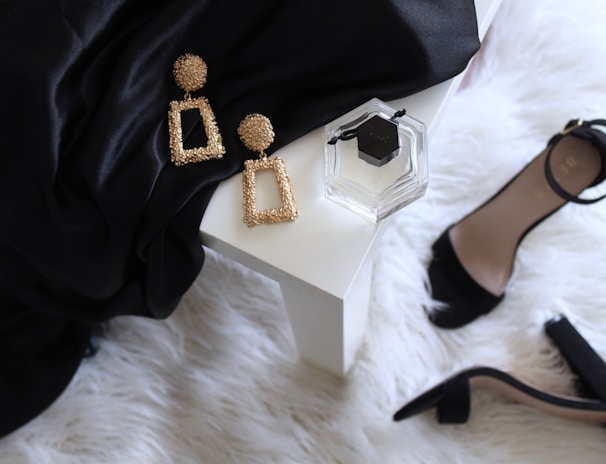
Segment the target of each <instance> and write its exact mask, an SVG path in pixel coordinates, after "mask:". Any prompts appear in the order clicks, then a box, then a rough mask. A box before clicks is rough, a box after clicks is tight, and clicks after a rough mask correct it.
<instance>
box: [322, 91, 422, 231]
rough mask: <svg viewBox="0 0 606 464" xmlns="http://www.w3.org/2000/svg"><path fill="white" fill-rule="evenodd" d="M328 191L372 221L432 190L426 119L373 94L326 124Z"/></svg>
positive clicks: (384, 216) (331, 196)
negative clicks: (414, 116)
mask: <svg viewBox="0 0 606 464" xmlns="http://www.w3.org/2000/svg"><path fill="white" fill-rule="evenodd" d="M325 135H326V142H327V143H326V149H325V170H324V174H325V187H326V189H325V191H326V196H327V197H328V198H329V199H331V200H333V201H335V202H336V203H338V204H340V205H341V206H344V207H345V208H348V209H350V210H351V211H353V212H355V213H357V214H359V215H360V216H362V217H364V218H366V219H368V220H369V221H371V222H378V221H380V220H381V219H384V218H386V217H388V216H389V215H391V214H393V213H395V212H396V211H398V210H400V209H402V208H403V207H404V206H406V205H408V204H410V203H412V202H413V201H415V200H417V199H418V198H420V197H422V196H423V195H424V194H425V191H426V190H427V182H428V174H427V151H426V150H427V142H426V138H427V131H426V128H425V124H423V123H422V122H421V121H418V120H416V119H414V118H412V117H410V116H408V115H402V112H398V111H397V110H396V109H394V108H391V107H390V106H389V105H387V104H386V103H384V102H383V101H381V100H379V99H377V98H373V99H372V100H370V101H368V102H367V103H365V104H364V105H362V106H359V107H358V108H356V109H354V110H352V111H350V112H349V113H347V114H345V115H343V116H341V117H339V118H338V119H336V120H334V121H332V122H331V123H329V124H327V125H326V126H325Z"/></svg>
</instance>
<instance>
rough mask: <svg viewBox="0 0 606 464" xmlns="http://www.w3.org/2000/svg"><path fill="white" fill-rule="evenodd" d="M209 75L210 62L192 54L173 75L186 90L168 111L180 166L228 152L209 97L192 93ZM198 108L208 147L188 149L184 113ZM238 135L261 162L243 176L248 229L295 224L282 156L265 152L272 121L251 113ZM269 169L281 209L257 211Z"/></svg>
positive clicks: (178, 62)
mask: <svg viewBox="0 0 606 464" xmlns="http://www.w3.org/2000/svg"><path fill="white" fill-rule="evenodd" d="M207 73H208V69H207V66H206V62H205V61H204V60H203V59H202V58H200V57H199V56H197V55H193V54H191V53H187V54H185V55H183V56H180V57H179V58H177V60H176V61H175V63H174V67H173V75H174V77H175V81H176V83H177V85H178V86H179V87H180V88H181V89H182V90H184V91H185V95H184V97H183V100H174V101H171V102H170V110H169V112H168V131H169V144H170V152H171V161H172V162H173V163H174V164H175V165H177V166H183V165H185V164H188V163H197V162H201V161H207V160H210V159H220V158H222V157H223V155H224V154H225V151H226V150H225V147H224V146H223V139H222V137H221V133H220V132H219V128H218V125H217V121H216V119H215V115H214V113H213V110H212V108H211V106H210V103H209V102H208V99H206V98H205V97H197V98H192V97H191V92H195V91H197V90H199V89H201V88H202V87H203V86H204V84H206V77H207ZM195 109H197V110H198V111H199V113H200V117H201V118H202V123H203V125H204V131H205V133H206V138H207V145H206V146H204V147H195V148H187V149H186V148H185V147H184V146H183V128H182V122H181V114H182V112H183V111H188V110H195ZM238 135H239V137H240V140H241V141H242V143H243V144H244V146H245V147H246V148H248V149H249V150H251V151H255V152H258V153H259V159H256V160H246V161H245V162H244V172H243V174H242V190H243V200H242V207H243V209H244V218H243V220H244V223H245V224H246V225H247V226H248V227H254V226H255V225H258V224H275V223H278V222H292V221H294V220H295V219H296V218H297V216H298V215H299V212H298V210H297V207H296V204H295V198H294V195H293V192H292V187H291V184H290V179H289V176H288V172H287V171H286V166H285V164H284V160H283V159H282V158H280V157H275V158H272V159H268V158H267V154H266V153H265V150H267V148H268V147H269V146H270V145H271V144H272V143H273V141H274V137H275V133H274V130H273V127H272V124H271V122H270V120H269V119H268V118H267V117H266V116H264V115H262V114H258V113H253V114H249V115H247V116H246V117H245V118H244V119H243V120H242V121H241V122H240V125H239V126H238ZM265 169H268V170H272V171H273V173H274V176H275V179H276V182H277V184H278V190H279V194H280V200H281V206H280V207H278V208H269V209H266V210H262V211H258V210H257V209H256V173H257V172H258V171H261V170H265Z"/></svg>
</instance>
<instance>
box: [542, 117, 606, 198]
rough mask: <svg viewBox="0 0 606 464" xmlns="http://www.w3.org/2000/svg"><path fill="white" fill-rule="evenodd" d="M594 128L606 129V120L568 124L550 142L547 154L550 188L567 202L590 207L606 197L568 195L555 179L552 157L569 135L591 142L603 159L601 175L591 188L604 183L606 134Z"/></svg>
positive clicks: (547, 176) (575, 121)
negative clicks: (558, 145)
mask: <svg viewBox="0 0 606 464" xmlns="http://www.w3.org/2000/svg"><path fill="white" fill-rule="evenodd" d="M592 126H604V127H606V119H594V120H591V121H583V120H581V119H573V120H572V121H570V122H568V124H566V127H565V128H564V130H562V132H560V133H559V134H556V135H554V136H553V137H552V138H551V140H550V141H549V143H548V145H549V151H548V152H547V157H546V158H545V177H546V178H547V182H548V183H549V186H550V187H551V188H552V189H553V191H554V192H555V193H557V194H558V195H559V196H561V197H562V198H564V199H565V200H567V201H571V202H573V203H580V204H583V205H588V204H591V203H596V202H598V201H600V200H603V199H604V198H606V195H602V196H601V197H598V198H590V199H585V198H579V197H578V196H576V195H572V194H571V193H568V192H567V191H566V190H564V189H563V188H562V186H561V185H560V184H558V182H557V181H556V179H555V176H554V175H553V172H552V170H551V155H552V153H553V150H554V148H555V147H556V145H557V144H558V143H559V142H560V140H562V139H563V138H564V137H565V136H567V135H572V136H574V137H578V138H580V139H584V140H589V141H590V142H591V143H592V144H593V146H594V147H596V148H597V149H598V151H599V153H600V156H601V158H602V167H601V169H600V173H599V174H598V175H597V177H596V178H595V180H594V181H593V183H592V184H591V185H590V187H593V186H594V185H597V184H599V183H600V182H602V181H603V180H604V179H605V178H606V134H605V133H604V132H602V131H600V130H597V129H593V128H592Z"/></svg>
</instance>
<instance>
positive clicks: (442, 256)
mask: <svg viewBox="0 0 606 464" xmlns="http://www.w3.org/2000/svg"><path fill="white" fill-rule="evenodd" d="M593 126H606V120H603V119H596V120H593V121H581V120H576V121H570V122H569V123H568V125H567V126H566V128H565V129H564V130H563V131H562V132H561V133H559V134H557V135H555V136H553V137H552V138H551V140H550V141H549V143H548V144H547V147H546V148H545V150H544V151H543V152H542V153H541V154H539V155H538V156H537V157H536V158H535V159H534V160H533V161H532V162H530V163H529V164H528V165H526V167H525V168H524V169H523V170H522V171H521V172H520V173H519V174H518V175H517V176H515V177H514V178H513V179H512V180H511V181H510V182H509V183H507V184H506V185H505V186H504V187H503V188H502V189H501V190H500V191H499V192H498V193H497V194H496V195H494V196H493V197H492V198H490V199H489V200H488V201H486V202H485V203H483V204H482V205H480V206H479V207H478V208H477V209H476V210H474V211H473V212H472V213H470V214H468V215H467V216H465V217H464V218H463V219H462V220H461V221H459V222H458V223H456V224H454V225H452V226H450V227H448V229H447V230H446V231H445V232H444V233H443V234H442V235H441V236H440V237H439V238H438V240H437V241H436V242H435V243H434V244H433V247H432V250H433V259H432V261H431V263H430V265H429V269H428V275H429V282H430V286H431V292H432V297H433V299H434V300H435V301H438V302H441V303H442V304H443V306H442V307H438V308H435V309H433V310H431V311H428V316H429V319H430V320H431V321H432V322H433V323H434V324H435V325H437V326H439V327H441V328H449V329H452V328H457V327H461V326H463V325H465V324H467V323H469V322H471V321H473V320H474V319H476V318H477V317H479V316H481V315H483V314H487V313H489V312H490V311H492V310H493V309H494V308H495V307H496V306H497V305H498V304H499V303H500V302H501V301H502V300H503V298H504V297H505V286H506V284H507V282H508V281H509V277H510V276H511V273H512V270H513V262H514V258H515V254H516V251H517V248H518V246H519V244H520V242H521V241H522V240H523V239H524V237H525V236H526V234H528V232H530V231H531V230H532V229H533V228H534V227H535V226H536V225H538V224H539V223H540V222H541V221H543V220H544V219H545V218H547V217H549V216H550V215H552V214H553V213H554V212H556V211H557V210H558V209H560V208H561V207H562V206H564V205H565V204H566V203H567V202H574V203H580V204H591V203H595V202H597V201H600V200H602V199H603V198H605V197H606V195H603V196H601V197H599V198H594V199H584V198H579V196H578V195H579V194H580V193H581V192H582V191H583V190H585V189H586V188H589V187H593V186H595V185H597V184H599V183H601V182H602V181H603V180H604V179H605V178H606V134H605V133H604V132H602V131H600V130H598V129H595V128H594V127H593Z"/></svg>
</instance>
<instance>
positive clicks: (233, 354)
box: [0, 0, 606, 464]
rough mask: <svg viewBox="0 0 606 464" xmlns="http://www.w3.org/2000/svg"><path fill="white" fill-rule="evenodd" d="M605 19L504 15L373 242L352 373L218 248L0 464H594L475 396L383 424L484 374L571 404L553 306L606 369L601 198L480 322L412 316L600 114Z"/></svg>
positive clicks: (605, 220)
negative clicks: (551, 153) (453, 411)
mask: <svg viewBox="0 0 606 464" xmlns="http://www.w3.org/2000/svg"><path fill="white" fill-rule="evenodd" d="M605 24H606V2H605V1H604V0H578V1H570V0H525V1H519V0H516V1H504V2H503V4H502V6H501V9H500V11H499V12H498V13H497V16H496V18H495V20H494V23H493V26H492V28H491V30H490V31H489V33H488V35H487V37H486V40H485V43H484V46H483V49H482V51H481V53H480V54H479V55H478V56H477V59H476V60H475V62H474V64H473V66H472V69H471V70H470V72H469V74H468V77H467V79H466V80H465V82H464V85H463V87H462V88H461V90H460V92H459V93H458V94H457V96H456V97H455V99H454V101H453V102H452V105H451V106H450V107H449V109H448V110H447V113H446V114H445V117H444V119H443V120H442V123H441V125H440V128H439V130H438V133H437V134H436V137H435V138H434V139H433V140H432V144H431V147H430V149H431V155H430V161H431V167H430V174H431V177H430V185H429V189H428V192H427V195H426V196H425V197H423V198H422V199H421V200H419V201H417V202H415V203H414V204H412V205H410V206H409V207H407V208H405V209H404V210H402V212H401V213H400V214H398V215H397V216H396V217H395V218H394V220H393V221H392V222H391V223H390V224H389V226H388V230H387V232H386V234H385V237H384V240H383V242H382V243H381V245H380V249H379V252H378V257H377V260H376V263H375V266H374V274H373V276H374V277H373V290H372V301H371V308H370V321H369V327H368V331H367V334H366V339H365V343H364V346H363V347H362V350H361V352H360V357H359V360H358V362H357V364H356V365H355V366H354V368H353V369H352V371H351V372H350V374H349V376H348V377H347V378H345V379H342V380H340V379H336V378H334V377H332V376H330V375H328V374H325V373H323V372H322V371H320V370H317V369H315V368H313V367H310V366H308V365H306V364H304V363H300V362H299V361H298V360H297V354H296V349H295V344H294V340H293V337H292V333H291V331H290V327H289V323H288V320H287V316H286V313H285V309H284V305H283V302H282V300H281V296H280V291H279V288H278V285H277V284H276V283H274V282H273V281H271V280H268V279H267V278H265V277H263V276H261V275H259V274H256V273H254V272H252V271H250V270H248V269H246V268H244V267H242V266H240V265H238V264H235V263H234V262H232V261H229V260H228V259H225V258H223V257H222V256H219V255H217V254H214V253H212V252H209V253H208V259H207V262H206V264H205V267H204V269H203V271H202V273H201V275H200V278H199V279H198V281H197V282H196V283H195V285H194V286H193V287H192V288H191V290H190V291H189V293H188V294H187V295H186V296H185V298H184V299H183V302H182V304H181V306H180V308H179V309H178V310H177V311H176V312H175V313H174V315H173V316H171V317H170V318H169V319H168V320H166V321H152V320H143V319H137V318H123V319H119V320H116V321H114V322H112V323H111V325H110V326H109V331H108V334H107V338H106V339H104V340H103V342H102V348H101V351H100V352H99V353H98V355H97V356H96V357H94V358H92V359H90V360H87V361H85V362H84V363H83V365H82V366H81V369H80V370H79V372H78V374H77V376H76V377H75V379H74V381H73V382H72V384H71V385H70V386H69V388H68V389H67V391H66V392H65V394H64V395H63V396H62V397H61V398H60V399H59V400H58V401H57V402H56V403H55V404H54V405H53V406H52V407H51V408H50V409H48V410H47V411H46V412H45V413H44V414H42V415H41V416H40V417H38V418H37V419H35V420H34V421H33V422H31V423H30V424H28V425H27V426H25V427H23V428H22V429H20V430H19V431H17V432H16V433H14V434H12V435H10V436H9V437H7V438H5V439H3V440H0V462H2V463H11V464H13V463H35V464H44V463H52V464H55V463H67V464H71V463H74V464H76V463H78V464H81V463H112V464H115V463H145V464H152V463H212V464H215V463H217V464H221V463H288V464H291V463H293V464H294V463H346V464H357V463H364V464H365V463H381V464H383V463H466V464H468V463H489V462H490V463H547V462H549V463H569V462H575V463H603V462H604V461H605V459H606V458H605V456H606V431H604V430H602V429H599V428H596V427H592V426H586V425H583V424H577V423H573V422H569V421H566V420H563V419H559V418H554V417H551V416H547V415H545V414H543V413H540V412H536V411H534V410H531V409H529V408H527V407H525V406H521V405H518V404H514V403H512V402H509V401H508V400H506V399H504V398H502V397H499V396H495V395H492V394H490V393H486V392H484V393H479V394H476V395H474V397H473V401H472V415H471V419H470V421H469V422H468V423H467V424H464V425H459V426H445V425H439V424H437V423H436V421H435V418H434V415H433V414H431V413H426V414H423V415H420V416H417V417H415V418H412V419H409V420H407V421H404V422H401V423H397V424H396V423H393V422H392V421H391V416H392V414H393V413H394V412H395V410H396V409H398V408H399V407H400V406H401V405H402V404H403V403H405V402H406V401H407V400H409V399H410V398H412V397H413V396H415V395H416V394H418V393H420V392H421V391H423V390H425V389H426V388H428V387H430V386H432V385H433V384H435V383H437V382H438V381H440V380H442V379H443V378H444V377H445V376H448V375H449V374H451V373H453V372H455V371H457V370H459V369H462V368H465V367H468V366H472V365H476V364H486V365H490V366H495V367H498V368H501V369H504V370H508V371H510V372H512V373H515V374H517V375H519V376H522V377H524V378H526V379H527V380H529V381H531V382H532V383H533V384H535V385H537V386H539V387H540V388H543V389H545V390H549V391H553V392H560V393H573V377H572V375H571V374H570V372H569V371H568V369H567V368H566V366H564V365H562V364H561V363H560V357H559V355H558V353H557V351H556V349H555V348H554V347H553V346H552V345H551V344H550V343H549V341H548V339H547V338H546V336H545V335H544V333H543V327H542V326H543V322H544V321H546V320H547V319H548V318H550V317H551V316H552V315H554V314H557V313H559V312H563V313H565V314H566V315H567V316H568V317H569V319H570V320H571V322H573V324H575V326H576V327H577V328H578V329H579V331H581V332H582V333H583V334H584V335H585V337H586V339H588V340H589V341H590V342H591V343H592V344H593V346H594V347H595V348H596V350H597V351H599V352H600V353H601V354H602V355H603V356H605V357H606V339H605V338H604V335H603V334H604V332H605V329H606V285H605V284H604V282H605V281H606V201H604V202H602V203H600V204H597V205H594V206H577V205H567V206H566V207H565V208H564V209H562V210H561V211H559V212H558V213H557V214H556V215H554V216H553V217H551V218H550V219H548V220H547V221H546V222H544V223H543V224H541V225H540V226H539V227H538V228H537V229H535V230H534V231H533V232H532V234H531V235H529V236H528V237H527V239H526V240H525V241H524V242H523V244H522V246H521V248H520V250H519V253H518V259H517V261H516V264H517V265H516V269H515V271H514V275H513V278H512V280H511V282H510V286H509V287H508V296H507V298H506V300H505V302H504V303H503V304H502V305H501V306H500V307H498V309H496V310H495V311H494V312H493V313H491V314H490V315H489V316H487V317H484V318H482V319H481V320H479V321H477V322H475V323H473V324H471V325H469V326H467V327H465V328H463V329H460V330H457V331H441V330H439V329H436V328H435V327H433V326H432V325H431V324H430V323H429V322H428V321H427V320H426V317H425V315H424V313H423V311H422V309H421V306H422V304H425V303H427V302H428V298H429V297H428V294H427V292H426V291H425V289H424V280H425V279H426V271H425V269H426V266H427V264H428V261H429V259H430V246H431V243H432V242H433V240H435V239H436V237H437V236H438V235H439V234H440V232H441V231H442V230H443V229H444V228H445V227H446V226H448V225H449V224H450V223H451V222H454V221H456V220H458V219H460V218H461V216H462V215H463V214H465V213H467V212H468V211H470V210H472V209H473V208H475V207H476V206H477V205H478V204H479V203H480V202H481V201H483V200H484V199H485V198H486V197H487V196H489V195H491V194H492V193H493V192H494V191H495V190H497V189H498V188H499V187H500V186H501V185H502V184H503V183H505V182H506V181H507V180H508V179H509V178H510V177H511V176H513V175H514V174H515V173H516V172H517V171H518V170H519V169H520V168H521V167H522V166H523V165H524V164H525V163H526V162H527V161H529V160H530V159H532V158H533V157H534V156H535V155H536V154H537V153H538V152H539V151H540V150H541V149H542V148H543V146H544V144H545V143H546V142H547V140H548V138H549V137H550V136H551V135H552V134H553V133H555V132H557V131H558V130H559V129H560V128H561V127H562V125H563V124H564V123H566V122H567V121H568V120H569V119H570V118H572V117H575V116H581V117H584V118H596V117H606V27H604V25H605ZM593 193H596V192H593ZM521 207H523V205H521Z"/></svg>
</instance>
